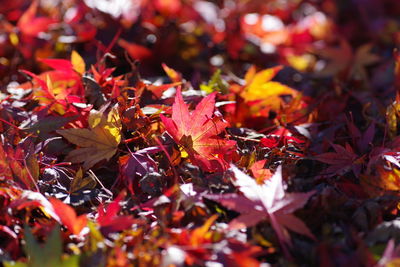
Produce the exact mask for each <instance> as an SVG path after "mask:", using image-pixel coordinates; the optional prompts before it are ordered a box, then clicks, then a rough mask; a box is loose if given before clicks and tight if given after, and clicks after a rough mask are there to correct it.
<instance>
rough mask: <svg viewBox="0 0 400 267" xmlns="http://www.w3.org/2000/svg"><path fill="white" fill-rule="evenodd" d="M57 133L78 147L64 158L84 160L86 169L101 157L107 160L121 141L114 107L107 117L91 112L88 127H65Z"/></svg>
mask: <svg viewBox="0 0 400 267" xmlns="http://www.w3.org/2000/svg"><path fill="white" fill-rule="evenodd" d="M57 133H59V134H61V135H62V136H63V137H64V138H66V139H67V140H68V141H69V142H71V143H73V144H75V145H77V146H79V147H80V148H78V149H75V150H73V151H71V152H70V153H69V154H68V155H67V157H66V160H67V161H70V162H72V163H78V162H84V164H83V168H84V169H85V170H87V169H89V168H90V167H92V166H93V165H95V164H96V163H98V162H99V161H101V160H103V159H105V160H109V159H110V158H111V157H112V156H114V154H115V153H116V152H117V149H118V145H119V143H120V142H121V121H120V117H119V115H118V111H117V109H116V108H115V107H114V108H113V109H112V110H111V111H110V112H109V113H108V116H107V117H105V116H104V115H103V114H101V113H100V112H99V111H93V112H91V113H90V115H89V128H88V129H65V130H58V131H57Z"/></svg>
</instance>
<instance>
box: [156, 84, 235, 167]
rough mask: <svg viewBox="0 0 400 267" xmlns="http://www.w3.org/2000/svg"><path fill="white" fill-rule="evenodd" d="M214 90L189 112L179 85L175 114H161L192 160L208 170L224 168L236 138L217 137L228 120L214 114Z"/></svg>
mask: <svg viewBox="0 0 400 267" xmlns="http://www.w3.org/2000/svg"><path fill="white" fill-rule="evenodd" d="M214 107H215V93H212V94H210V95H208V96H207V97H205V98H203V100H202V101H201V102H200V103H199V104H198V105H197V106H196V109H195V110H194V111H193V112H189V109H188V106H187V105H186V104H185V102H184V101H183V97H182V94H181V91H180V89H178V90H177V92H176V97H175V102H174V104H173V105H172V118H167V117H165V116H162V115H161V120H162V122H163V123H164V125H165V129H166V130H167V132H168V133H169V134H170V135H171V137H172V138H173V139H174V141H175V142H176V143H178V144H179V145H181V146H182V148H183V149H184V150H185V151H186V152H187V154H188V155H189V157H190V160H191V161H192V163H193V164H196V165H198V166H200V167H201V168H202V169H204V170H206V171H219V170H225V169H226V168H227V167H228V163H227V161H226V160H225V158H224V156H225V157H226V156H227V155H228V154H229V152H231V150H232V148H233V147H234V146H235V144H236V142H235V141H232V140H226V139H223V138H221V137H218V134H220V133H221V132H222V131H223V130H224V129H225V128H226V127H227V126H228V123H227V122H226V121H224V120H223V119H222V118H221V117H218V116H213V112H214Z"/></svg>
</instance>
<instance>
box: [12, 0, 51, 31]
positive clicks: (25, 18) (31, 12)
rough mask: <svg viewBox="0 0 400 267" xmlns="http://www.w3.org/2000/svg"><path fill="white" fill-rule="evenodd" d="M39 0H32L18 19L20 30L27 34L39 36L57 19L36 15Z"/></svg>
mask: <svg viewBox="0 0 400 267" xmlns="http://www.w3.org/2000/svg"><path fill="white" fill-rule="evenodd" d="M38 7H39V1H38V0H35V1H32V4H31V5H30V6H29V8H28V9H27V10H26V11H25V13H24V14H23V15H22V16H21V18H20V19H19V20H18V24H17V26H18V28H19V30H20V31H21V32H22V33H23V34H25V35H27V36H37V35H38V34H39V33H40V32H45V31H47V29H48V28H49V25H50V24H53V23H56V22H57V21H56V20H54V19H51V18H47V17H36V13H37V9H38Z"/></svg>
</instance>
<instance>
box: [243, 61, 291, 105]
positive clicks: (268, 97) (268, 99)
mask: <svg viewBox="0 0 400 267" xmlns="http://www.w3.org/2000/svg"><path fill="white" fill-rule="evenodd" d="M281 69H282V66H277V67H274V68H269V69H265V70H262V71H260V72H256V70H255V68H254V67H252V68H250V69H249V70H248V71H247V73H246V75H245V81H246V86H245V87H244V89H243V91H242V92H241V94H240V96H241V97H242V98H243V99H244V100H245V101H246V102H252V101H258V103H257V106H260V105H264V106H268V107H271V108H272V109H274V110H277V109H279V108H280V106H281V104H282V103H283V102H282V99H281V98H280V96H282V95H292V96H296V95H297V94H298V92H297V91H296V90H294V89H292V88H290V87H288V86H286V85H283V84H281V83H279V82H274V81H271V80H272V79H273V78H274V77H275V76H276V74H277V73H278V72H279V71H280V70H281Z"/></svg>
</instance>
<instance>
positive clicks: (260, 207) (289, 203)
mask: <svg viewBox="0 0 400 267" xmlns="http://www.w3.org/2000/svg"><path fill="white" fill-rule="evenodd" d="M231 170H232V171H233V173H234V174H235V178H236V180H235V181H234V184H235V185H236V186H237V187H238V189H239V191H240V192H242V194H243V196H242V195H238V194H224V195H207V196H206V197H207V198H209V199H212V200H214V201H217V202H219V203H221V204H222V205H224V206H226V207H227V208H229V209H233V210H235V211H237V212H239V213H241V215H240V216H239V217H237V218H235V219H234V220H233V221H231V222H230V224H229V227H230V229H240V228H243V227H250V226H253V225H256V224H257V223H259V222H260V221H262V220H264V219H266V218H268V220H269V221H270V222H271V225H272V227H273V228H274V230H275V232H276V234H277V237H278V239H279V242H280V243H281V246H282V248H283V249H284V251H285V253H287V254H288V251H287V247H288V246H291V242H290V238H289V235H288V232H287V231H286V229H289V230H291V231H294V232H296V233H299V234H302V235H305V236H308V237H310V238H311V239H315V237H314V235H313V234H312V233H311V232H310V230H309V229H308V227H307V226H306V225H305V224H304V223H303V222H302V221H301V220H300V219H298V218H297V217H296V216H294V215H293V214H292V213H293V212H294V211H295V210H297V209H299V208H301V207H303V206H304V205H305V204H306V203H307V201H308V199H309V198H310V196H311V195H313V194H314V192H313V191H311V192H307V193H286V192H285V190H284V188H283V180H282V167H281V166H279V167H278V169H277V170H276V172H275V174H274V175H273V176H272V177H271V178H270V179H269V180H267V181H265V182H264V183H263V184H261V185H259V184H257V181H256V180H255V179H253V178H251V177H250V176H248V175H246V174H245V173H243V172H242V171H240V170H239V169H238V168H236V167H235V166H233V165H232V166H231Z"/></svg>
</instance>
